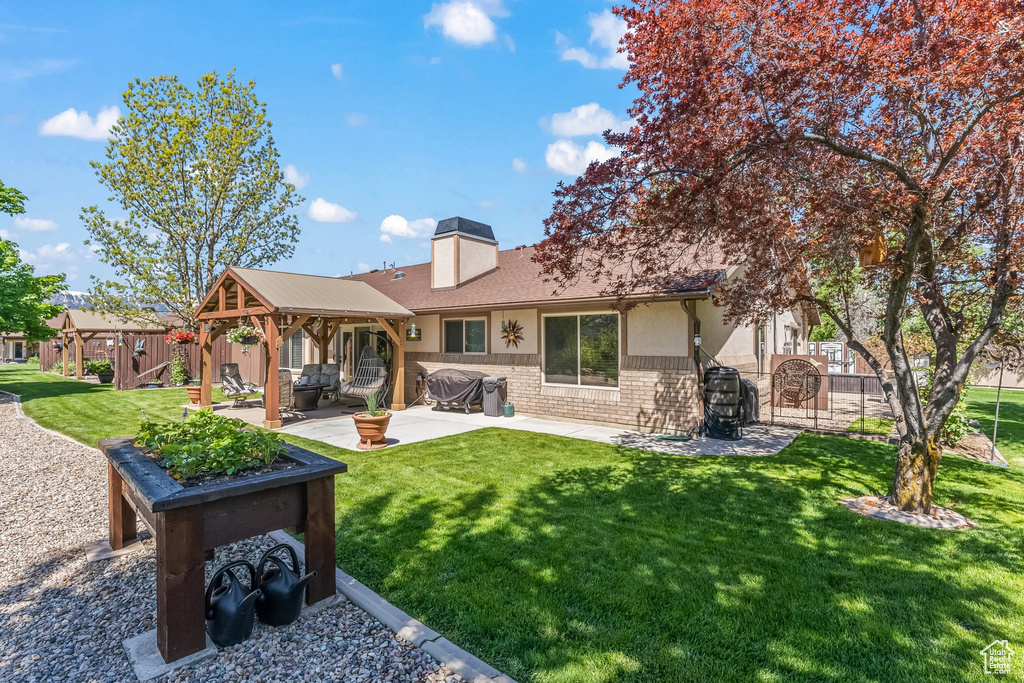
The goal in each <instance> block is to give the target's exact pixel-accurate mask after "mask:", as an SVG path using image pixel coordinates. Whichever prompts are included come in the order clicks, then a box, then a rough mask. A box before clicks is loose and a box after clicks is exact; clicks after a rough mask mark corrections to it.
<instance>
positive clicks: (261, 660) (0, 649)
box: [0, 394, 462, 683]
mask: <svg viewBox="0 0 1024 683" xmlns="http://www.w3.org/2000/svg"><path fill="white" fill-rule="evenodd" d="M106 496H107V493H106V466H105V461H104V459H103V456H102V455H101V454H100V453H99V451H96V450H93V449H89V448H86V447H84V446H82V445H80V444H77V443H75V442H73V441H70V440H68V439H65V438H62V437H60V436H57V435H55V434H52V433H50V432H48V431H46V430H44V429H41V428H40V427H38V426H37V425H35V424H34V423H32V424H26V423H21V422H19V421H18V420H17V418H16V413H15V408H14V406H13V405H12V403H11V401H10V398H9V397H8V396H7V395H4V394H0V510H2V511H3V515H4V519H3V523H2V524H0V549H2V550H0V681H19V682H20V681H25V682H26V683H27V682H31V681H47V682H49V681H75V682H76V683H77V682H79V681H101V682H104V683H106V682H109V683H114V682H120V681H131V680H135V675H134V673H133V671H132V668H131V666H130V665H129V664H128V660H127V657H126V655H125V652H124V649H123V648H122V646H121V642H122V641H123V640H124V639H126V638H130V637H132V636H136V635H138V634H140V633H143V632H145V631H148V630H150V629H153V628H155V623H156V597H155V595H156V588H155V578H154V572H155V566H156V557H155V546H154V544H153V541H152V540H151V539H150V538H149V537H148V534H146V533H144V534H143V538H144V540H143V544H144V549H143V550H140V551H138V552H135V553H131V554H129V555H125V556H122V557H119V558H114V559H111V560H106V561H102V562H95V563H91V564H90V563H87V562H86V561H85V550H84V548H85V546H87V545H89V544H91V543H93V542H95V541H97V540H100V539H102V538H106V535H107V534H106V514H107V513H106V500H107V498H106ZM140 528H141V527H140ZM272 545H274V544H273V542H272V541H271V540H270V539H269V538H267V537H265V536H259V537H256V538H251V539H248V540H246V541H242V542H240V543H235V544H233V545H230V546H224V547H222V548H219V549H218V551H217V557H216V559H215V561H214V562H208V563H207V566H206V572H207V578H208V579H209V577H210V576H211V575H212V573H213V568H214V567H219V566H221V565H222V564H223V563H224V562H226V561H228V560H229V559H241V558H247V559H249V560H250V561H253V560H255V559H257V558H258V557H259V555H260V554H261V553H262V552H263V550H264V549H266V548H268V547H270V546H272ZM161 680H163V681H174V682H178V681H243V680H244V681H396V682H397V681H461V680H462V678H461V677H460V676H458V675H456V674H452V673H451V672H450V671H449V670H448V669H447V668H446V667H444V666H443V665H440V664H438V663H437V662H436V661H435V660H434V659H433V658H431V657H430V656H429V655H427V654H426V653H425V652H423V651H422V650H420V649H418V648H414V647H412V646H411V645H409V644H406V643H403V642H401V641H399V640H397V639H396V638H395V636H394V634H393V633H391V632H390V631H389V630H388V629H387V628H385V627H384V626H383V625H381V623H380V622H378V621H377V620H376V619H374V618H372V617H370V616H369V615H367V614H366V613H365V612H363V611H362V610H360V609H359V608H357V607H356V606H355V605H353V604H351V603H348V602H346V603H343V604H340V605H338V606H336V607H332V608H330V609H326V610H322V611H320V612H318V613H315V614H313V615H310V616H307V617H303V618H300V619H299V621H297V622H295V623H294V624H292V625H290V626H286V627H277V628H274V627H268V626H263V625H262V624H257V626H256V630H255V632H254V633H253V636H252V638H250V639H249V640H247V641H246V642H245V643H242V644H241V645H237V646H235V647H231V648H225V649H222V650H220V652H219V653H218V654H217V656H215V657H212V658H210V659H207V660H204V661H202V662H199V663H198V664H196V665H194V666H192V667H184V668H181V669H179V670H177V671H174V672H172V673H171V674H169V675H168V676H167V677H165V678H163V679H161Z"/></svg>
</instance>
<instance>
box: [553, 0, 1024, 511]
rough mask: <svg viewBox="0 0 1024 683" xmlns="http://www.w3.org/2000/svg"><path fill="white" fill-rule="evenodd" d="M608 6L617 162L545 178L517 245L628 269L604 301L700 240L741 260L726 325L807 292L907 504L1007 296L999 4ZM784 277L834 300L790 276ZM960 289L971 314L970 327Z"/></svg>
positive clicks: (1017, 64) (1020, 85)
mask: <svg viewBox="0 0 1024 683" xmlns="http://www.w3.org/2000/svg"><path fill="white" fill-rule="evenodd" d="M617 12H618V14H619V15H620V16H622V17H623V18H624V19H625V20H626V22H627V24H628V28H629V30H628V32H627V34H626V36H625V38H624V41H623V42H624V49H626V50H627V51H628V54H629V58H630V64H631V66H630V70H629V72H628V74H627V76H626V78H625V83H627V84H633V85H635V86H636V87H637V88H638V90H639V96H638V98H637V99H636V100H635V102H634V104H633V106H632V108H631V110H630V114H631V116H632V117H633V119H634V121H635V124H634V125H633V127H632V129H631V130H630V131H628V132H626V133H622V134H611V133H606V138H607V141H608V142H609V143H610V144H613V145H615V146H617V147H619V148H620V149H621V153H620V155H619V156H618V157H616V158H613V159H610V160H608V161H605V162H603V163H594V164H592V165H591V166H590V167H589V168H588V169H587V171H586V173H585V175H584V176H582V177H581V178H579V179H578V180H577V181H576V182H574V183H573V184H571V185H569V186H559V188H558V190H557V191H556V193H555V195H556V202H555V205H554V208H553V211H552V214H551V216H550V217H549V218H548V219H547V221H546V231H547V238H546V239H545V241H544V242H543V243H542V244H541V245H540V248H539V249H538V254H537V258H538V259H539V260H540V261H541V262H542V264H544V269H545V271H546V272H547V273H549V274H550V275H552V276H554V277H555V279H556V280H558V281H560V282H562V283H564V282H568V281H572V280H574V279H576V278H580V277H587V276H600V275H602V274H608V273H611V272H612V269H611V267H610V266H611V265H615V264H620V263H629V264H631V268H630V269H629V274H628V275H627V276H622V277H618V279H617V280H616V281H615V284H614V286H613V287H612V288H611V290H612V291H615V292H616V293H619V294H624V293H626V292H629V291H630V290H631V289H633V288H635V287H637V286H640V285H645V284H649V283H651V282H652V281H656V280H658V279H660V278H664V277H666V275H667V276H668V277H673V276H676V275H678V273H679V271H681V270H685V269H687V268H688V267H689V266H688V265H687V264H688V263H692V259H683V258H680V256H681V255H683V254H693V253H696V254H697V255H698V257H699V255H700V254H701V253H703V252H704V251H705V250H707V249H710V248H712V247H714V248H717V249H720V250H722V251H723V252H724V253H725V255H726V257H728V258H729V259H731V260H733V261H735V262H742V263H744V264H747V266H748V267H747V268H746V269H745V270H744V271H743V272H742V274H741V275H740V276H739V277H737V278H736V279H735V280H734V281H732V282H731V283H729V284H728V285H727V286H726V287H725V288H724V290H723V292H722V298H721V302H722V303H723V304H725V305H726V306H727V309H728V313H729V315H730V316H731V317H732V318H733V319H745V320H757V319H764V318H765V317H767V316H768V315H769V314H770V313H771V312H772V311H774V310H777V309H778V308H779V307H782V306H784V305H791V304H793V303H794V302H796V301H800V300H802V301H804V302H807V303H813V304H815V305H817V306H818V307H819V310H820V311H821V312H822V313H823V314H825V315H826V316H828V317H829V318H831V319H832V320H834V321H835V323H836V325H837V326H838V327H839V328H840V330H842V331H843V333H844V335H845V336H846V337H847V339H849V340H850V345H851V346H852V347H853V348H855V349H856V350H857V351H858V352H859V353H860V354H861V355H862V356H864V358H865V360H866V361H867V362H868V364H869V365H870V366H871V367H872V369H873V370H874V371H875V373H876V374H877V375H878V377H879V378H880V380H881V382H882V385H883V387H884V392H885V395H886V399H887V400H888V402H889V405H890V406H891V407H892V409H893V411H894V413H895V414H896V416H897V424H898V429H899V434H900V440H901V442H900V447H899V452H898V458H897V465H896V471H895V476H894V478H893V485H892V493H893V496H894V500H895V502H896V503H897V504H898V505H899V506H900V507H901V508H902V509H904V510H908V511H928V510H929V508H930V507H931V502H932V485H933V482H934V480H935V477H936V473H937V469H938V465H939V460H940V457H941V450H940V447H939V445H938V444H937V441H936V439H937V435H938V434H939V433H940V432H941V430H942V427H943V425H944V423H945V421H946V419H947V417H948V416H949V414H950V411H951V410H952V409H953V407H954V406H955V405H956V403H957V399H958V397H959V395H960V392H961V389H962V387H963V384H964V380H965V379H966V377H967V374H968V371H969V369H970V367H971V365H972V363H973V362H974V361H975V359H976V358H977V356H978V353H979V352H980V351H981V350H982V348H983V347H984V346H985V344H987V343H988V341H989V340H990V338H991V337H992V336H993V335H994V334H995V333H996V332H997V331H998V330H999V328H1000V324H1001V321H1002V320H1003V318H1004V316H1005V315H1006V312H1007V310H1008V308H1019V306H1020V296H1021V278H1020V274H1019V272H1018V270H1019V268H1020V267H1021V264H1022V263H1024V224H1022V213H1021V210H1022V190H1024V185H1022V175H1021V174H1022V171H1024V169H1022V166H1021V165H1022V161H1024V158H1022V154H1021V144H1022V139H1021V133H1022V121H1024V102H1022V97H1024V47H1022V39H1024V14H1022V13H1021V10H1020V5H1019V3H1018V2H1015V1H1012V0H956V1H954V0H934V1H933V2H929V3H924V2H921V1H920V0H888V1H884V2H877V1H872V2H865V1H861V0H806V1H805V2H799V3H777V2H769V1H767V0H687V1H681V0H638V2H637V4H636V5H635V6H633V7H628V8H622V9H619V10H617ZM862 249H863V250H865V253H866V255H867V258H866V263H867V265H868V267H866V268H860V267H859V265H860V262H859V258H858V253H859V252H860V251H861V250H862ZM698 261H699V259H698ZM800 272H807V273H808V274H809V275H810V276H811V277H812V278H813V280H815V281H818V282H824V283H828V285H829V288H830V289H831V291H832V292H834V293H835V294H834V296H830V297H828V298H825V297H820V296H815V295H814V294H813V293H811V292H808V291H800V290H799V289H794V287H793V286H792V276H793V275H794V274H795V273H800ZM616 273H618V271H616ZM862 288H867V289H869V290H870V291H872V292H874V293H875V294H876V295H877V296H878V297H879V301H880V302H883V305H882V310H880V311H879V312H880V314H881V315H882V316H883V317H882V320H881V338H882V341H883V347H884V356H880V355H878V354H873V353H871V352H870V351H869V350H868V349H867V348H865V346H864V345H863V343H862V340H861V339H860V338H858V336H857V334H856V331H855V330H854V329H853V325H852V322H853V321H852V319H851V316H850V313H849V311H848V310H847V308H846V302H847V301H848V300H849V299H850V297H851V296H852V295H853V294H854V293H855V292H857V291H859V290H861V289H862ZM979 303H980V304H981V305H983V307H984V315H983V319H982V321H981V324H980V325H978V326H974V325H969V324H968V323H969V321H968V318H967V316H965V315H964V311H965V309H966V308H967V307H969V306H971V305H978V304H979ZM913 307H919V308H920V310H921V311H922V312H923V316H924V320H925V322H926V325H927V329H928V333H929V335H930V336H931V338H932V341H933V344H934V348H935V361H936V362H935V379H934V383H933V385H932V390H931V392H930V393H929V395H928V396H927V398H926V400H922V399H921V398H920V397H919V395H918V392H917V391H916V390H915V385H914V380H913V374H912V368H911V362H910V359H909V358H908V353H907V350H906V348H905V347H904V342H903V339H902V335H901V329H902V324H903V321H904V320H905V318H906V316H907V314H908V310H910V309H911V308H913ZM885 356H887V359H888V361H889V362H888V366H889V369H886V367H884V365H885V363H884V360H885Z"/></svg>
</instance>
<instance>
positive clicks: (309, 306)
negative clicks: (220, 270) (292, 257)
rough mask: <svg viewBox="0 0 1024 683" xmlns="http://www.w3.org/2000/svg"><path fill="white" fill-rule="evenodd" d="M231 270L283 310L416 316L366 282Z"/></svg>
mask: <svg viewBox="0 0 1024 683" xmlns="http://www.w3.org/2000/svg"><path fill="white" fill-rule="evenodd" d="M228 272H229V273H234V274H235V276H236V277H237V278H238V280H239V281H240V282H241V283H242V284H243V285H247V286H248V289H249V290H250V291H251V292H252V293H253V294H254V295H256V296H258V297H259V298H260V299H261V300H263V301H264V302H265V303H267V304H269V305H270V306H271V308H273V309H276V310H278V311H280V312H282V313H311V314H314V315H341V316H344V315H353V316H356V315H365V316H370V317H380V318H410V317H412V315H413V313H412V311H410V310H408V309H407V308H404V307H403V306H402V305H400V304H399V303H396V302H395V301H393V300H392V299H390V298H389V297H388V296H387V295H386V294H384V293H381V292H379V291H377V290H376V289H374V288H373V287H371V286H369V285H367V284H365V283H362V282H357V281H353V280H344V279H339V278H335V277H325V276H322V275H301V274H299V273H281V272H278V271H273V270H259V269H256V268H235V267H231V268H229V269H228ZM214 289H216V288H214ZM209 301H210V299H208V302H209ZM205 307H207V306H204V308H205Z"/></svg>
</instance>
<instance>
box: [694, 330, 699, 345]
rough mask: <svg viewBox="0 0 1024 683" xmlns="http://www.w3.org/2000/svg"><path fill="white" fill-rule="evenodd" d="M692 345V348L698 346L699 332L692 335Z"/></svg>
mask: <svg viewBox="0 0 1024 683" xmlns="http://www.w3.org/2000/svg"><path fill="white" fill-rule="evenodd" d="M693 346H694V348H698V349H699V348H700V332H695V333H694V335H693Z"/></svg>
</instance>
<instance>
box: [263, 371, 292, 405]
mask: <svg viewBox="0 0 1024 683" xmlns="http://www.w3.org/2000/svg"><path fill="white" fill-rule="evenodd" d="M294 388H295V387H294V385H293V384H292V371H291V370H289V369H288V368H278V369H277V405H278V407H279V408H292V407H294V406H295V391H294ZM260 393H261V394H262V395H261V396H260V404H261V405H262V406H263V407H266V403H265V399H266V397H267V386H266V385H263V387H262V388H261V389H260Z"/></svg>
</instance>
